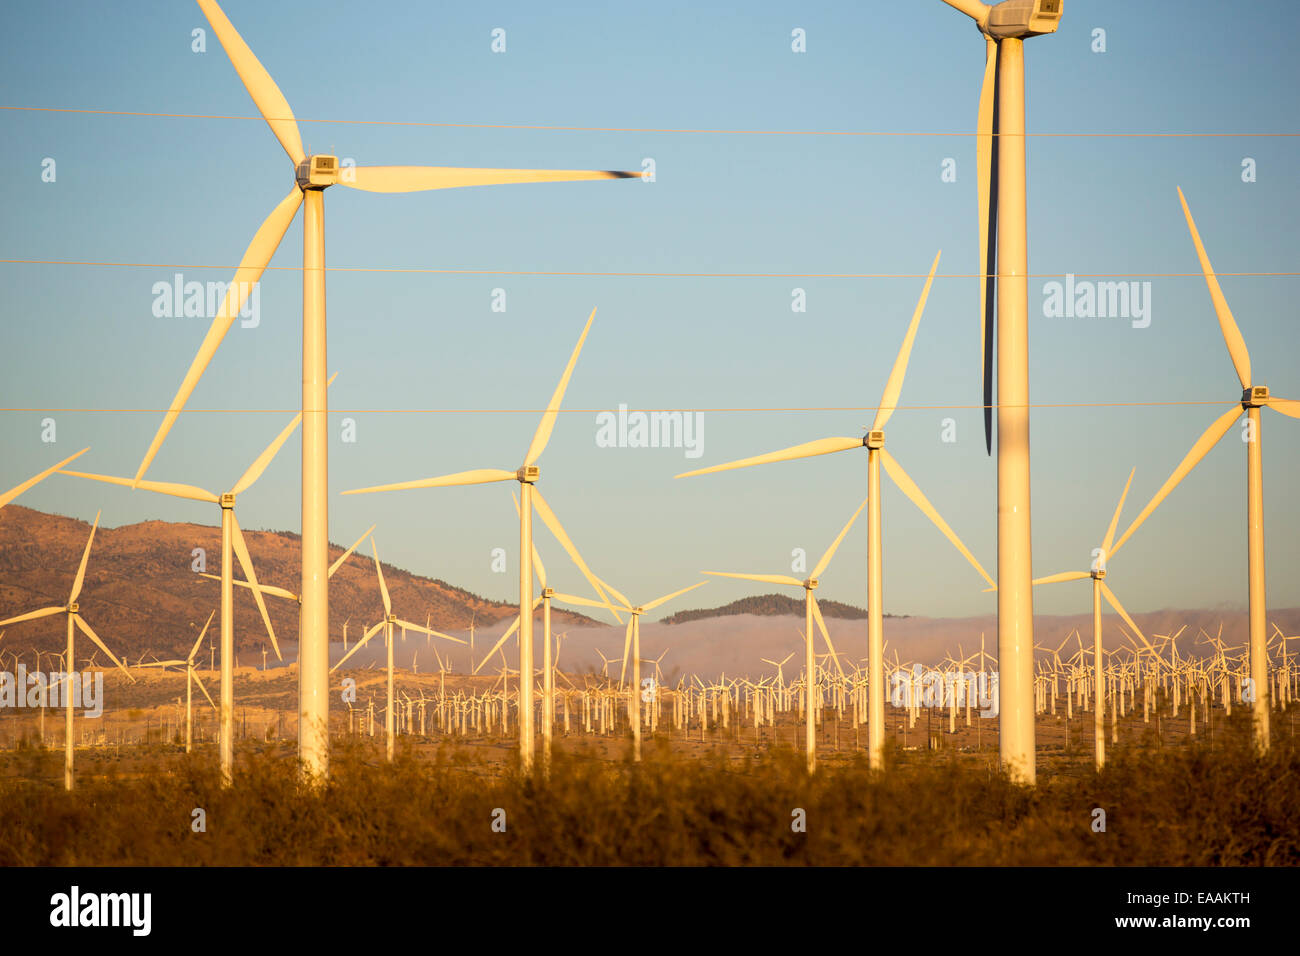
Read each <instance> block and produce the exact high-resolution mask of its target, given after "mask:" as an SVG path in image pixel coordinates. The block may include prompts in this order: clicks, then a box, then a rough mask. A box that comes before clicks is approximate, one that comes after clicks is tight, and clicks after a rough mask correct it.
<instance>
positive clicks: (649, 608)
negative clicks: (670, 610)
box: [641, 581, 709, 611]
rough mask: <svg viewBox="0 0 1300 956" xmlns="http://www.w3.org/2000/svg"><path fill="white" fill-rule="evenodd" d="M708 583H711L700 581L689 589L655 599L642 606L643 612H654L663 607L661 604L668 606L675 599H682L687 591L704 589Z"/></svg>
mask: <svg viewBox="0 0 1300 956" xmlns="http://www.w3.org/2000/svg"><path fill="white" fill-rule="evenodd" d="M708 583H709V582H708V581H700V582H699V583H697V584H692V585H691V586H690V587H688V588H682V589H681V590H680V591H674V592H673V593H672V594H665V595H664V596H663V597H661V598H655V599H654V600H653V601H651V602H650V603H649V604H643V605H642V606H641V610H642V611H652V610H654V609H655V608H657V607H658V606H659V605H661V604H667V603H668V602H669V601H671V600H672V599H673V598H675V597H680V596H681V595H683V594H685V593H686V592H687V591H694V590H695V589H696V588H702V587H704V585H706V584H708Z"/></svg>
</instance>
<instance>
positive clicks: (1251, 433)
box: [1115, 189, 1300, 751]
mask: <svg viewBox="0 0 1300 956" xmlns="http://www.w3.org/2000/svg"><path fill="white" fill-rule="evenodd" d="M1178 199H1179V201H1180V202H1182V205H1183V215H1184V216H1185V217H1186V219H1187V229H1188V231H1189V232H1190V233H1191V235H1192V244H1193V245H1194V246H1195V247H1196V256H1197V258H1198V259H1200V262H1201V272H1202V273H1203V274H1204V275H1205V284H1206V286H1207V287H1208V288H1209V290H1210V301H1211V302H1213V303H1214V312H1215V315H1217V316H1218V319H1219V329H1220V331H1221V332H1222V333H1223V341H1224V344H1226V345H1227V347H1228V355H1229V356H1230V357H1231V358H1232V365H1233V367H1234V368H1235V369H1236V371H1237V378H1238V380H1239V381H1240V382H1241V388H1242V392H1241V405H1240V407H1234V408H1230V409H1228V411H1226V412H1224V413H1223V415H1221V416H1220V417H1219V418H1218V419H1217V420H1216V421H1215V422H1214V424H1212V425H1211V426H1210V427H1209V428H1207V429H1206V430H1205V432H1204V434H1202V435H1201V437H1200V438H1198V439H1197V440H1196V444H1194V445H1192V449H1191V451H1189V452H1188V453H1187V456H1186V457H1185V458H1184V459H1183V460H1182V462H1181V463H1180V464H1179V465H1178V467H1177V468H1175V469H1174V471H1173V474H1171V475H1170V476H1169V479H1168V480H1167V481H1166V482H1165V483H1164V484H1163V485H1161V486H1160V490H1159V491H1157V492H1156V494H1155V497H1153V498H1152V499H1151V500H1150V501H1149V502H1148V503H1147V506H1146V507H1145V508H1143V509H1142V511H1141V513H1139V514H1138V516H1137V518H1135V519H1134V521H1133V523H1132V524H1131V525H1129V527H1128V530H1127V531H1125V532H1124V534H1123V535H1122V536H1121V537H1120V539H1119V542H1118V543H1117V544H1116V545H1115V547H1116V548H1117V549H1118V548H1119V546H1120V545H1121V544H1123V543H1124V542H1125V541H1127V540H1128V538H1129V536H1130V535H1131V534H1133V532H1134V531H1136V530H1137V529H1138V528H1139V527H1140V526H1141V524H1142V522H1144V521H1146V519H1147V518H1148V517H1149V516H1150V514H1151V512H1153V511H1155V509H1156V507H1157V506H1158V505H1159V504H1160V502H1162V501H1164V500H1165V497H1166V496H1168V494H1169V493H1170V492H1171V491H1173V490H1174V488H1176V487H1177V486H1178V483H1179V482H1180V481H1182V480H1183V479H1184V478H1186V477H1187V475H1188V474H1189V473H1190V472H1191V470H1192V469H1193V468H1195V467H1196V466H1197V465H1198V464H1199V463H1200V461H1201V459H1202V458H1204V457H1205V456H1206V454H1207V453H1208V452H1209V450H1210V449H1211V448H1213V447H1214V446H1215V445H1216V444H1218V441H1219V439H1220V438H1222V437H1223V436H1224V435H1225V434H1227V432H1228V429H1230V428H1231V427H1232V426H1233V423H1234V422H1236V421H1237V420H1238V419H1239V418H1241V413H1242V412H1243V411H1244V412H1245V413H1246V420H1247V422H1248V424H1247V426H1246V428H1247V432H1246V433H1245V434H1246V439H1247V440H1246V442H1245V444H1246V542H1247V547H1246V551H1247V584H1248V587H1249V601H1250V678H1251V681H1252V682H1253V684H1254V688H1255V702H1254V705H1253V706H1254V711H1253V712H1254V727H1255V745H1256V747H1257V748H1258V749H1259V750H1261V751H1267V750H1268V748H1269V709H1270V706H1271V704H1270V700H1269V692H1268V650H1267V647H1266V643H1267V640H1266V639H1267V634H1266V632H1265V623H1266V621H1265V614H1266V608H1265V597H1264V457H1263V448H1262V445H1263V441H1264V436H1263V434H1262V432H1261V430H1260V414H1259V413H1260V409H1261V408H1264V407H1268V408H1272V409H1274V410H1275V411H1279V412H1281V413H1282V414H1283V415H1287V416H1289V417H1291V418H1300V402H1298V401H1295V400H1294V399H1289V398H1278V397H1276V396H1274V395H1270V394H1269V391H1268V386H1267V385H1256V384H1254V380H1253V378H1252V377H1251V368H1250V352H1249V351H1248V350H1247V348H1246V340H1245V338H1243V337H1242V334H1241V330H1240V329H1239V328H1238V327H1237V321H1236V319H1234V318H1233V317H1232V310H1231V309H1230V308H1228V300H1227V299H1226V298H1225V297H1224V295H1223V290H1222V289H1221V288H1220V287H1219V280H1218V278H1217V277H1216V276H1215V274H1214V266H1212V265H1211V264H1210V257H1209V256H1208V255H1207V254H1206V252H1205V245H1204V244H1203V243H1202V242H1201V234H1200V233H1199V232H1198V231H1197V229H1196V222H1195V220H1193V219H1192V211H1191V209H1189V208H1188V206H1187V200H1186V199H1185V198H1184V197H1183V191H1182V189H1179V190H1178Z"/></svg>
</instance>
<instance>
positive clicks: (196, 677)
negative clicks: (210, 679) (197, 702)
mask: <svg viewBox="0 0 1300 956" xmlns="http://www.w3.org/2000/svg"><path fill="white" fill-rule="evenodd" d="M190 676H191V677H193V678H194V683H196V684H198V685H199V690H201V691H203V696H204V697H206V698H207V699H208V703H209V704H211V705H212V709H213V710H220V708H219V707H217V702H216V701H215V700H213V699H212V695H211V694H209V693H208V689H207V687H205V686H204V685H203V681H202V679H200V677H199V674H198V671H193V670H192V671H190Z"/></svg>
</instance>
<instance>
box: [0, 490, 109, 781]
mask: <svg viewBox="0 0 1300 956" xmlns="http://www.w3.org/2000/svg"><path fill="white" fill-rule="evenodd" d="M99 514H100V513H99V512H96V513H95V523H94V524H93V525H91V527H90V537H88V538H87V539H86V550H85V551H83V552H82V554H81V564H80V565H79V566H78V567H77V577H76V578H75V579H74V580H73V582H72V591H71V592H70V593H69V594H68V603H67V604H65V605H63V606H62V607H43V608H41V609H40V610H38V611H28V612H27V613H26V614H19V615H18V616H17V617H11V618H7V619H6V620H3V621H0V627H4V626H5V625H7V624H18V623H20V622H21V621H35V620H37V619H38V618H42V617H50V616H52V615H55V614H66V615H67V620H68V649H67V651H66V656H65V657H64V660H65V661H67V666H66V667H65V669H64V675H63V682H64V687H63V702H64V713H65V717H64V721H65V722H64V731H63V738H64V745H63V787H64V789H65V790H71V789H72V749H73V748H72V742H73V737H72V707H73V704H74V703H75V702H74V701H73V699H72V697H73V694H72V666H73V661H75V660H76V656H75V655H74V654H73V640H72V636H73V633H74V631H73V628H74V626H75V627H77V628H80V629H81V632H82V633H83V634H85V635H86V636H87V637H88V638H90V639H91V640H92V641H94V642H95V646H96V647H98V648H99V649H100V650H101V651H103V652H104V653H105V654H107V655H108V657H109V659H110V660H112V662H113V663H114V664H116V665H117V666H118V668H119V669H120V670H121V671H122V673H123V674H125V675H126V679H127V680H129V681H131V683H133V684H134V683H135V678H134V677H132V676H131V672H130V671H128V670H127V669H126V667H125V666H124V665H123V664H122V662H121V661H119V660H118V659H117V658H116V657H115V656H114V655H113V652H112V651H110V650H109V649H108V646H107V645H106V644H104V642H103V641H101V640H100V639H99V635H98V634H96V633H95V632H94V631H93V630H92V629H91V627H90V625H89V624H87V623H86V621H85V619H84V618H82V616H81V613H80V611H81V608H80V605H78V604H77V598H78V597H79V596H80V595H81V586H82V584H84V583H85V580H86V564H87V563H88V562H89V561H90V546H91V545H92V544H93V543H94V541H95V530H96V529H97V528H98V527H99ZM37 666H38V667H39V666H40V657H39V655H38V656H37ZM41 716H42V717H44V716H45V708H44V707H42V708H41Z"/></svg>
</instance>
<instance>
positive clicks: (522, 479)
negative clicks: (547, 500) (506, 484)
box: [515, 465, 542, 485]
mask: <svg viewBox="0 0 1300 956" xmlns="http://www.w3.org/2000/svg"><path fill="white" fill-rule="evenodd" d="M541 474H542V473H541V470H540V469H539V468H538V467H537V466H536V465H524V466H523V467H522V468H520V469H519V470H518V471H516V472H515V478H517V479H518V480H519V483H520V484H524V485H531V484H533V483H534V482H536V481H537V479H538V478H539V477H541Z"/></svg>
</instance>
